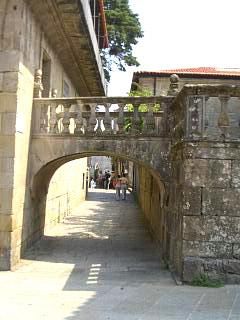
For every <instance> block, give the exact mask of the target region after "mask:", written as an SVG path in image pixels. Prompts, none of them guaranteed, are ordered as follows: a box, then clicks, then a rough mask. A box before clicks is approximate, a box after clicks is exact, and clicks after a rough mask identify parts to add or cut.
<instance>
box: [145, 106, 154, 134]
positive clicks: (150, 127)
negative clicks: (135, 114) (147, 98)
mask: <svg viewBox="0 0 240 320" xmlns="http://www.w3.org/2000/svg"><path fill="white" fill-rule="evenodd" d="M153 106H154V104H152V103H150V104H149V105H148V113H147V115H146V119H145V123H144V132H145V133H147V134H153V133H154V129H155V119H154V116H153Z"/></svg>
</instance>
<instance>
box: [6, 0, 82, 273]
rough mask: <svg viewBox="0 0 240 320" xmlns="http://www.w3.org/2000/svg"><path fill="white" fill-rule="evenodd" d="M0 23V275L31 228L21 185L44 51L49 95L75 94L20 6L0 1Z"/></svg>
mask: <svg viewBox="0 0 240 320" xmlns="http://www.w3.org/2000/svg"><path fill="white" fill-rule="evenodd" d="M0 21H1V22H0V24H1V41H0V269H2V270H5V269H9V268H11V266H12V265H15V264H16V263H17V262H18V261H19V257H20V254H21V253H20V251H21V244H22V243H23V241H25V240H26V239H27V238H28V232H27V230H28V229H29V226H30V225H31V224H32V219H29V220H28V219H27V218H26V217H25V218H24V216H23V212H27V211H28V209H29V208H30V207H31V205H30V203H31V200H30V199H31V195H30V189H29V187H27V186H26V180H27V170H28V168H27V166H28V157H29V147H30V132H31V117H32V101H33V87H34V72H35V69H38V68H41V64H42V57H43V51H44V50H45V51H46V52H47V54H48V55H49V57H50V59H51V62H52V68H51V77H50V84H51V86H50V89H51V88H52V87H54V88H56V89H58V95H62V91H63V81H64V80H65V81H66V82H67V83H68V85H69V88H70V94H71V95H75V93H76V91H75V89H74V88H73V86H72V84H71V81H70V80H69V77H68V76H67V74H66V72H65V71H64V69H63V68H62V67H61V64H60V62H59V59H58V57H57V55H56V54H55V53H54V50H53V49H52V47H51V45H50V44H49V43H48V41H47V38H46V36H45V35H44V34H43V32H42V30H41V26H40V25H39V24H38V22H37V19H36V18H35V17H34V15H33V14H32V12H31V10H30V9H29V7H28V5H27V3H26V2H25V1H23V0H6V1H1V2H0ZM32 212H33V211H32ZM31 214H33V213H31ZM24 224H25V225H24ZM23 225H24V230H25V231H24V232H23Z"/></svg>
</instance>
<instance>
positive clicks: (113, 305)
mask: <svg viewBox="0 0 240 320" xmlns="http://www.w3.org/2000/svg"><path fill="white" fill-rule="evenodd" d="M0 297H1V298H0V320H41V319H46V320H183V319H184V320H193V319H194V320H217V319H218V320H223V319H224V320H240V286H226V287H224V288H220V289H208V288H196V287H190V286H176V285H175V283H174V281H173V280H172V278H171V277H170V275H169V273H168V271H166V270H164V269H162V268H161V265H160V259H159V256H158V254H157V251H156V248H155V246H154V244H153V243H152V241H151V238H150V236H149V234H148V232H147V231H146V230H145V228H144V226H143V224H142V220H141V217H140V215H139V209H138V207H137V205H136V204H135V203H134V201H133V200H132V199H130V195H128V199H127V201H121V202H117V201H115V198H114V194H113V191H111V190H110V191H108V192H106V193H103V191H102V190H94V192H90V194H89V199H88V201H86V202H85V203H84V204H83V205H81V206H80V207H79V208H78V210H76V212H74V213H73V214H71V216H69V217H68V218H67V219H66V221H65V223H62V224H59V225H58V226H57V227H56V228H55V229H54V230H53V231H52V232H51V233H50V234H48V235H46V236H45V237H44V238H43V239H42V240H41V241H39V242H38V244H37V245H35V246H34V248H32V249H31V250H30V251H29V252H28V255H27V257H26V258H25V259H24V260H22V263H21V264H20V265H19V266H18V268H17V270H16V271H14V272H0Z"/></svg>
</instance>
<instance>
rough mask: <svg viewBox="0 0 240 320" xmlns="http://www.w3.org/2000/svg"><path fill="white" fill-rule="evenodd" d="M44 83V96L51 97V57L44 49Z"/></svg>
mask: <svg viewBox="0 0 240 320" xmlns="http://www.w3.org/2000/svg"><path fill="white" fill-rule="evenodd" d="M42 84H43V92H42V97H43V98H49V95H50V87H51V59H50V57H49V55H48V54H47V52H46V51H43V58H42Z"/></svg>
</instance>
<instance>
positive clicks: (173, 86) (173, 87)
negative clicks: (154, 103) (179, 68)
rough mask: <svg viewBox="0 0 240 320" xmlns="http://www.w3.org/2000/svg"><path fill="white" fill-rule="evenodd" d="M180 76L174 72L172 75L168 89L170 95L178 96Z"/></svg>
mask: <svg viewBox="0 0 240 320" xmlns="http://www.w3.org/2000/svg"><path fill="white" fill-rule="evenodd" d="M178 85H179V76H178V75H177V74H172V75H171V76H170V86H169V90H168V95H169V96H176V95H177V94H178V92H179V88H178Z"/></svg>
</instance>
